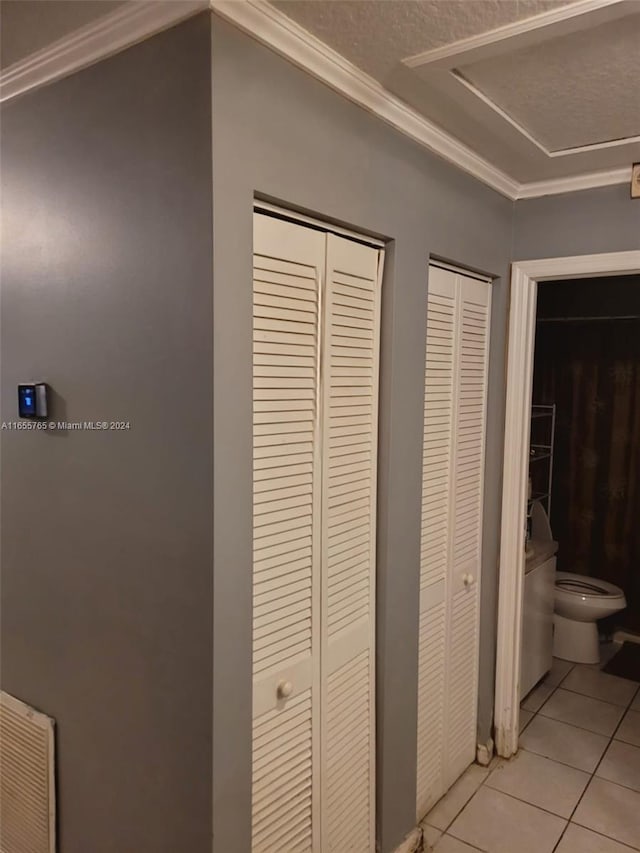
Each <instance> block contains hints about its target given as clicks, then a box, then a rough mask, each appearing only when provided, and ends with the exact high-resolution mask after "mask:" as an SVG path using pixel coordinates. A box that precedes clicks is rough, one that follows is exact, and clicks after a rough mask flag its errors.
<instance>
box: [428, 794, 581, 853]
mask: <svg viewBox="0 0 640 853" xmlns="http://www.w3.org/2000/svg"><path fill="white" fill-rule="evenodd" d="M566 823H567V822H566V820H563V819H562V818H559V817H556V816H555V815H551V814H549V813H548V812H544V811H542V809H538V808H536V807H535V806H530V805H529V804H528V803H522V802H520V800H516V799H514V798H513V797H509V796H507V795H506V794H503V793H501V792H500V791H495V790H493V789H492V788H487V787H486V786H484V785H483V787H482V788H480V790H479V791H478V792H477V793H476V794H475V795H474V796H473V798H472V799H471V800H470V802H469V803H467V805H466V806H465V808H464V809H463V811H462V814H460V816H459V817H457V818H456V820H455V821H454V822H453V825H452V826H451V828H450V829H449V835H453V836H454V838H458V839H460V841H466V842H467V843H469V844H473V845H474V846H476V847H479V848H480V849H481V850H486V851H490V853H515V851H517V853H552V851H553V849H554V847H555V845H556V843H557V841H558V839H559V838H560V836H561V834H562V831H563V829H564V828H565V826H566ZM436 850H437V848H436Z"/></svg>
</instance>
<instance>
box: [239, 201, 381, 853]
mask: <svg viewBox="0 0 640 853" xmlns="http://www.w3.org/2000/svg"><path fill="white" fill-rule="evenodd" d="M381 263H382V252H381V251H380V250H378V249H377V248H374V247H371V246H366V245H363V244H361V243H358V242H355V241H353V240H349V239H346V238H343V237H338V236H336V235H334V234H327V233H325V232H322V231H320V230H315V229H311V228H307V227H304V226H302V225H298V224H294V223H291V222H287V221H283V220H280V219H276V218H273V217H270V216H266V215H263V214H259V213H256V214H255V216H254V288H253V290H254V304H253V317H254V319H253V322H254V364H253V406H254V428H253V430H254V452H253V474H254V531H253V535H254V565H253V572H254V573H253V796H252V824H253V826H252V853H298V851H307V853H346V851H350V852H351V853H372V851H373V850H374V845H375V839H374V693H373V691H374V642H373V640H374V626H375V613H374V580H375V508H376V467H377V465H376V458H377V408H378V390H377V389H378V349H379V307H380V270H381Z"/></svg>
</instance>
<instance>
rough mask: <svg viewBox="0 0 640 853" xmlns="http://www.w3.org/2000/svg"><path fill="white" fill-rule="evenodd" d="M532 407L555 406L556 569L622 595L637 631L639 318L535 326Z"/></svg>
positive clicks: (628, 622)
mask: <svg viewBox="0 0 640 853" xmlns="http://www.w3.org/2000/svg"><path fill="white" fill-rule="evenodd" d="M533 400H534V403H556V406H557V416H556V440H555V454H554V466H553V467H554V470H553V489H552V505H551V524H552V527H553V532H554V538H555V539H557V540H558V542H559V543H560V550H559V554H558V569H560V570H563V571H572V572H578V573H579V574H586V575H592V576H595V577H599V578H602V579H604V580H608V581H610V582H611V583H614V584H616V585H617V586H619V587H621V588H622V589H623V590H624V591H625V594H626V596H627V603H628V607H627V610H626V611H625V612H623V613H620V614H618V615H617V616H615V617H612V618H613V619H614V620H615V623H616V625H617V626H620V627H625V628H628V629H630V630H633V631H635V632H638V633H640V320H637V319H628V320H613V321H608V320H590V321H568V322H564V321H563V322H548V321H547V322H545V321H542V322H538V326H537V334H536V349H535V372H534V396H533ZM609 627H614V626H609Z"/></svg>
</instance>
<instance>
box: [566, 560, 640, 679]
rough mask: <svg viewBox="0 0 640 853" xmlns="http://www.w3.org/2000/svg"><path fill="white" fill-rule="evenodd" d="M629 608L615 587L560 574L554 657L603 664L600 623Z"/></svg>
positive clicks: (585, 576) (622, 594) (595, 580)
mask: <svg viewBox="0 0 640 853" xmlns="http://www.w3.org/2000/svg"><path fill="white" fill-rule="evenodd" d="M626 606H627V600H626V598H625V597H624V592H623V591H622V590H621V589H620V587H617V586H614V585H613V584H612V583H607V582H606V581H603V580H599V579H598V578H591V577H588V576H587V575H576V574H573V573H572V572H556V584H555V594H554V610H555V613H554V616H553V626H554V633H553V656H554V657H557V658H562V659H563V660H569V661H573V662H574V663H599V662H600V648H599V642H598V626H597V624H596V623H597V620H598V619H604V617H605V616H611V615H612V614H614V613H617V612H618V611H619V610H624V608H625V607H626Z"/></svg>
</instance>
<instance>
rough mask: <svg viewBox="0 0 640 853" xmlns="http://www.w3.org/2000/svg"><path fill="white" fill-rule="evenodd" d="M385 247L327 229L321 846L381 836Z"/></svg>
mask: <svg viewBox="0 0 640 853" xmlns="http://www.w3.org/2000/svg"><path fill="white" fill-rule="evenodd" d="M380 264H381V253H380V252H379V251H378V250H376V249H374V248H372V247H370V246H364V245H361V244H359V243H355V242H353V241H352V240H347V239H344V238H341V237H337V236H335V235H333V234H329V235H328V237H327V276H326V280H327V287H326V305H325V312H324V317H325V328H324V356H325V357H324V363H323V370H324V383H323V405H324V414H323V420H324V442H323V453H322V456H323V471H324V475H323V497H322V516H323V530H322V538H323V545H322V548H323V624H322V688H323V692H322V700H323V712H322V745H323V748H322V772H321V777H322V816H323V831H322V853H346V851H350V853H369V851H373V850H374V846H375V823H374V818H375V788H374V783H375V775H374V771H375V765H374V755H375V752H374V740H375V727H374V702H375V697H374V665H375V661H374V636H375V547H376V543H375V530H376V527H375V513H376V469H377V461H376V460H377V433H378V427H377V422H378V361H379V359H378V352H379V317H380Z"/></svg>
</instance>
